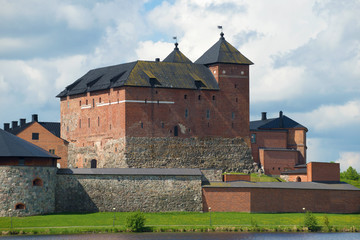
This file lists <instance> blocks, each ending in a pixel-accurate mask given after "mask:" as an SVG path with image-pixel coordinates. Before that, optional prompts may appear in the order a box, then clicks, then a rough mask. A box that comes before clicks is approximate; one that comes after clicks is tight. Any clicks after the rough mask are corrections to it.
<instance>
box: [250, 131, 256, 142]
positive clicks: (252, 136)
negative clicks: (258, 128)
mask: <svg viewBox="0 0 360 240" xmlns="http://www.w3.org/2000/svg"><path fill="white" fill-rule="evenodd" d="M250 141H251V143H256V133H252V134H251V137H250Z"/></svg>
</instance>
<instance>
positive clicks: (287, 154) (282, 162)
mask: <svg viewBox="0 0 360 240" xmlns="http://www.w3.org/2000/svg"><path fill="white" fill-rule="evenodd" d="M259 153H260V163H261V165H262V167H263V168H264V173H265V174H269V175H280V173H281V172H283V171H285V170H291V169H294V166H295V164H296V163H297V159H298V154H299V152H298V151H296V150H292V149H288V150H287V149H259Z"/></svg>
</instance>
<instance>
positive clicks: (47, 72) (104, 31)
mask: <svg viewBox="0 0 360 240" xmlns="http://www.w3.org/2000/svg"><path fill="white" fill-rule="evenodd" d="M0 6H1V8H0V103H1V104H0V124H1V125H0V127H1V128H2V127H3V123H4V122H11V121H13V120H19V118H27V120H30V119H31V114H33V113H37V114H39V120H40V121H59V119H60V116H59V115H60V113H59V99H57V98H55V96H56V95H57V94H58V93H59V92H60V91H62V90H63V89H64V88H65V87H66V86H67V85H68V84H70V83H72V82H73V81H75V80H76V79H78V78H79V77H81V76H82V75H84V74H85V73H86V72H87V71H88V70H90V69H93V68H97V67H103V66H108V65H114V64H119V63H124V62H129V61H134V60H139V59H140V60H154V59H155V58H156V57H160V58H161V59H163V58H165V57H166V56H167V55H168V54H169V53H170V52H171V51H172V50H173V48H174V46H173V39H172V37H173V36H177V37H178V41H179V47H180V50H181V51H182V52H183V53H184V54H185V55H186V56H187V57H188V58H190V59H191V60H193V61H195V60H196V59H197V58H199V57H200V56H201V55H202V54H203V53H204V52H205V51H206V50H207V49H208V48H210V47H211V46H212V45H213V44H214V43H215V42H216V41H217V40H218V39H219V30H218V29H217V26H218V25H222V26H223V28H224V33H225V38H226V40H227V41H229V42H230V43H231V44H232V45H233V46H235V47H236V48H237V49H239V50H240V51H241V52H242V53H243V54H244V55H245V56H247V57H248V58H249V59H250V60H252V61H253V62H254V63H255V65H253V66H251V79H250V81H251V88H250V95H251V105H250V109H251V120H258V119H259V118H260V116H261V112H262V111H266V112H268V116H269V117H275V116H277V115H278V112H279V111H280V110H282V111H284V114H285V115H287V116H288V117H290V118H292V119H294V120H296V121H297V122H299V123H301V124H303V125H305V126H306V127H307V128H308V129H309V132H308V138H307V143H308V161H324V162H326V161H338V162H340V163H341V168H342V170H344V169H346V168H347V167H348V166H349V165H352V166H353V167H356V168H357V170H358V171H360V21H359V16H358V14H359V12H360V1H358V0H332V1H331V0H321V1H315V0H292V1H288V0H274V1H268V0H251V1H250V0H246V1H245V0H207V1H203V0H189V1H185V0H173V1H154V0H153V1H151V0H132V1H127V0H104V1H93V0H86V1H85V0H82V1H80V0H79V1H70V0H47V1H43V0H0Z"/></svg>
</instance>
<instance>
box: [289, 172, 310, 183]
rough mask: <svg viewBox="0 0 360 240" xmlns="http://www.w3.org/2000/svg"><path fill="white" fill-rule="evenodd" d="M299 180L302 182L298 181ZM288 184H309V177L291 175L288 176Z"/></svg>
mask: <svg viewBox="0 0 360 240" xmlns="http://www.w3.org/2000/svg"><path fill="white" fill-rule="evenodd" d="M298 178H299V179H300V181H298ZM287 181H288V182H308V177H307V175H306V174H289V175H288V179H287Z"/></svg>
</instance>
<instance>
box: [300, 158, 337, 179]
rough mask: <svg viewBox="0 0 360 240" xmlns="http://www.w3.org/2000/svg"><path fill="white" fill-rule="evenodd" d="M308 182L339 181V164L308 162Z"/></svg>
mask: <svg viewBox="0 0 360 240" xmlns="http://www.w3.org/2000/svg"><path fill="white" fill-rule="evenodd" d="M307 176H308V181H309V182H324V181H333V182H339V181H340V164H339V163H324V162H310V163H308V164H307Z"/></svg>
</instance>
